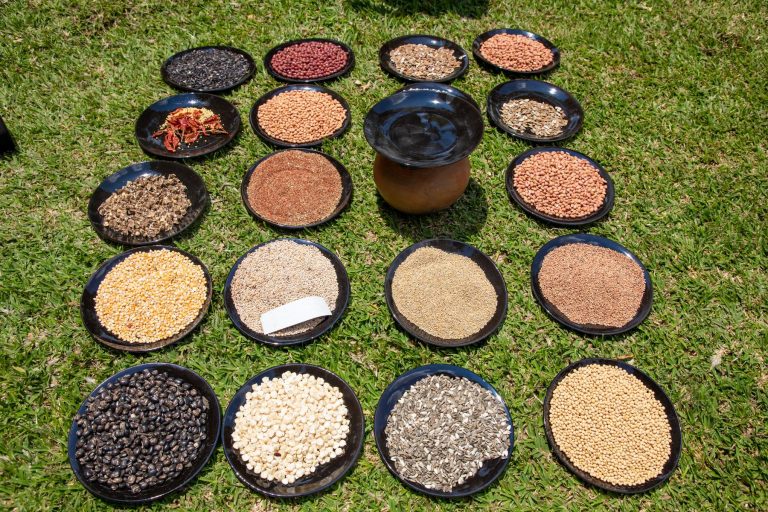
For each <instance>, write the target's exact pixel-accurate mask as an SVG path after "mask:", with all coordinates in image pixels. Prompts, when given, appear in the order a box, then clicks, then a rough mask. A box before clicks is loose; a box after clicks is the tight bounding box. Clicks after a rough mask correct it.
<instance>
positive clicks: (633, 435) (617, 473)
mask: <svg viewBox="0 0 768 512" xmlns="http://www.w3.org/2000/svg"><path fill="white" fill-rule="evenodd" d="M549 424H550V427H551V429H552V436H553V437H554V440H555V443H556V444H557V446H558V448H560V450H561V451H562V452H563V453H564V454H565V455H566V456H567V457H568V459H569V460H570V461H571V463H573V465H574V466H576V467H578V468H579V469H581V470H582V471H584V472H586V473H589V474H590V475H592V476H593V477H596V478H599V479H601V480H604V481H606V482H609V483H612V484H614V485H623V486H631V485H639V484H642V483H644V482H647V481H648V480H650V479H651V478H655V477H657V476H659V475H660V474H661V473H662V471H663V468H664V464H665V463H666V461H667V459H668V458H669V455H670V452H671V444H672V436H671V427H670V425H669V420H667V416H666V414H665V412H664V406H663V405H662V404H661V402H659V401H658V400H657V399H656V397H655V396H654V394H653V392H652V391H651V390H650V389H648V388H647V387H646V386H645V385H644V384H643V382H642V381H641V380H640V379H638V378H637V377H635V376H634V375H631V374H630V373H628V372H627V371H626V370H624V369H622V368H617V367H615V366H610V365H605V364H590V365H587V366H583V367H580V368H577V369H576V370H574V371H572V372H570V373H568V375H566V376H565V378H563V380H561V381H560V383H558V385H557V387H556V388H555V389H554V391H553V392H552V398H551V400H550V409H549Z"/></svg>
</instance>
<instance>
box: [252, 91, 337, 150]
mask: <svg viewBox="0 0 768 512" xmlns="http://www.w3.org/2000/svg"><path fill="white" fill-rule="evenodd" d="M287 91H316V92H324V93H326V94H330V95H331V96H332V97H333V99H335V100H336V101H338V102H339V103H341V106H342V107H344V110H345V111H346V112H347V117H346V118H345V119H344V122H343V123H342V124H341V126H340V127H339V129H338V130H336V131H335V132H333V133H332V134H330V135H329V136H327V137H323V138H322V139H317V140H312V141H309V142H302V143H300V144H296V143H293V142H286V141H284V140H280V139H276V138H274V137H272V136H271V135H269V134H267V132H265V131H264V130H263V129H262V128H261V125H260V124H259V117H258V112H259V107H260V106H262V105H263V104H264V103H266V102H267V101H269V100H270V99H272V98H274V97H275V96H277V95H278V94H282V93H284V92H287ZM351 119H352V115H351V114H350V111H349V104H348V103H347V100H345V99H344V98H342V97H341V95H340V94H339V93H337V92H336V91H332V90H331V89H328V88H327V87H323V86H321V85H313V84H293V85H284V86H282V87H278V88H277V89H272V90H271V91H269V92H268V93H267V94H265V95H264V96H262V97H261V98H259V99H258V100H256V103H254V104H253V107H252V108H251V114H250V116H249V120H250V122H251V128H253V131H254V133H256V135H258V136H259V137H260V138H261V139H262V140H264V141H265V142H267V143H269V144H272V145H273V146H278V147H283V148H309V147H313V146H319V145H320V144H322V143H323V141H324V140H327V139H334V138H336V137H339V136H341V135H342V134H343V133H344V132H345V131H347V129H348V128H349V123H350V122H351Z"/></svg>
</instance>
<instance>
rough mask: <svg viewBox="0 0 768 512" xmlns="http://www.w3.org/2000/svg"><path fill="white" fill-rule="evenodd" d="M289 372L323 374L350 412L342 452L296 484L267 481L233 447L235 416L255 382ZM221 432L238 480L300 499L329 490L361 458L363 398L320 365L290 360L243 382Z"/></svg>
mask: <svg viewBox="0 0 768 512" xmlns="http://www.w3.org/2000/svg"><path fill="white" fill-rule="evenodd" d="M289 371H290V372H294V373H300V374H309V375H314V376H315V377H320V378H322V379H323V380H324V381H326V382H327V383H328V384H330V385H331V386H334V387H336V388H338V389H339V391H341V394H342V395H343V397H344V405H345V406H346V407H347V411H348V412H349V433H348V434H347V439H346V441H347V444H346V448H345V450H344V453H343V454H341V455H340V456H338V457H336V458H334V459H332V460H330V461H329V462H326V463H325V464H323V465H321V466H319V467H318V468H317V469H316V470H315V471H314V472H312V474H310V475H306V476H304V477H302V478H300V479H299V480H298V481H296V482H294V483H293V484H290V485H283V484H282V483H280V482H270V481H269V480H265V479H263V478H261V477H260V476H259V475H257V474H256V473H254V472H252V471H249V470H248V468H247V467H246V465H245V464H243V461H242V460H241V459H240V454H239V453H238V451H237V450H236V449H235V448H234V447H233V446H232V444H233V442H232V433H233V432H234V430H235V415H236V414H237V411H238V410H239V409H240V407H241V406H242V405H243V404H244V403H245V400H246V398H245V395H246V393H248V392H249V391H251V388H252V387H253V385H254V384H257V383H259V382H261V381H262V380H264V378H266V377H269V378H270V379H274V378H278V377H280V376H282V375H283V374H284V373H285V372H289ZM221 435H222V438H221V439H222V446H223V447H224V456H225V457H226V458H227V462H229V465H230V466H231V467H232V471H234V472H235V476H237V478H238V480H240V481H241V482H242V483H244V484H245V485H246V486H247V487H248V488H249V489H251V490H254V491H256V492H259V493H261V494H264V495H266V496H270V497H273V498H299V497H302V496H308V495H310V494H315V493H318V492H321V491H323V490H325V489H327V488H328V487H330V486H332V485H333V484H334V483H336V482H338V481H339V480H341V479H342V478H343V477H344V475H346V474H347V473H348V472H349V470H351V469H352V467H353V466H354V465H355V463H356V462H357V459H358V458H360V453H361V452H362V448H363V439H364V437H365V416H364V415H363V408H362V407H361V406H360V401H359V400H358V399H357V396H356V395H355V392H354V391H353V390H352V388H351V387H350V386H349V384H347V383H346V382H345V381H344V379H342V378H341V377H339V376H338V375H336V374H335V373H333V372H331V371H330V370H326V369H325V368H322V367H320V366H314V365H311V364H300V363H291V364H284V365H280V366H275V367H273V368H270V369H268V370H265V371H263V372H261V373H259V374H258V375H256V376H255V377H253V378H252V379H250V380H249V381H248V382H246V383H245V384H243V387H241V388H240V389H239V390H238V391H237V393H236V394H235V396H234V397H233V398H232V401H231V402H229V405H228V406H227V411H226V413H225V414H224V424H223V428H222V431H221Z"/></svg>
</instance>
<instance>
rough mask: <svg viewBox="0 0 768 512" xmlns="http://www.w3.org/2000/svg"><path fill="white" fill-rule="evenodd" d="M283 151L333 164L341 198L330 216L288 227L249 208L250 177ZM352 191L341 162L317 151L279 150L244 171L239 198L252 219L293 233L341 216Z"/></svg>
mask: <svg viewBox="0 0 768 512" xmlns="http://www.w3.org/2000/svg"><path fill="white" fill-rule="evenodd" d="M284 151H304V152H305V153H316V154H318V155H322V156H324V157H325V158H327V159H328V161H329V162H331V164H333V166H334V168H336V170H337V171H338V173H339V176H340V177H341V197H340V198H339V203H338V204H337V205H336V208H335V209H334V210H333V212H331V214H330V215H328V216H326V217H325V218H323V219H320V220H318V221H315V222H310V223H309V224H301V225H289V224H280V223H279V222H275V221H272V220H269V219H268V218H266V217H264V216H262V215H260V214H259V213H257V212H256V210H254V209H253V208H252V207H251V204H250V202H249V201H248V184H249V183H250V181H251V176H253V173H254V172H255V171H256V168H257V167H258V166H259V165H261V164H262V163H263V162H264V161H266V160H267V159H268V158H271V157H273V156H275V155H277V154H278V153H282V152H284ZM352 189H353V184H352V176H350V174H349V171H347V168H346V167H344V165H343V164H342V163H341V162H339V161H338V160H336V159H335V158H333V157H332V156H331V155H329V154H327V153H323V152H322V151H318V150H316V149H310V148H292V149H281V150H278V151H275V152H273V153H270V154H268V155H266V156H264V157H262V158H259V159H258V160H256V163H254V164H253V165H252V166H251V167H250V169H248V171H246V173H245V176H243V181H242V183H241V185H240V197H241V199H242V200H243V204H244V205H245V209H246V210H248V213H250V214H251V216H252V217H254V218H256V219H258V220H260V221H262V222H266V223H267V224H270V225H272V226H275V227H278V228H281V229H287V230H292V231H294V230H299V229H307V228H313V227H316V226H319V225H321V224H325V223H326V222H330V221H332V220H333V219H335V218H336V217H338V216H339V215H341V212H343V211H344V209H345V208H346V207H347V206H348V205H349V202H350V200H351V199H352Z"/></svg>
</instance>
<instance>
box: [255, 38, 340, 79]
mask: <svg viewBox="0 0 768 512" xmlns="http://www.w3.org/2000/svg"><path fill="white" fill-rule="evenodd" d="M310 42H318V43H333V44H335V45H337V46H339V47H340V48H341V49H342V50H344V52H345V53H346V54H347V63H346V64H345V65H344V67H343V68H341V69H340V70H338V71H337V72H335V73H331V74H330V75H324V76H319V77H317V78H290V77H288V76H285V75H283V74H281V73H279V72H278V71H277V70H275V68H273V67H272V57H274V56H275V54H276V53H277V52H279V51H280V50H283V49H285V48H288V47H289V46H293V45H296V44H301V43H310ZM264 67H265V68H266V70H267V73H269V74H270V75H272V78H274V79H275V80H279V81H280V82H287V83H294V84H311V83H315V82H330V81H331V80H335V79H337V78H340V77H342V76H344V75H347V74H348V73H349V72H351V71H352V69H353V68H354V67H355V53H354V52H353V51H352V48H350V47H349V46H347V45H346V44H344V43H342V42H341V41H337V40H335V39H323V38H320V37H311V38H309V39H294V40H292V41H288V42H285V43H282V44H279V45H277V46H275V47H274V48H272V49H271V50H269V51H268V52H267V54H266V55H265V56H264Z"/></svg>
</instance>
